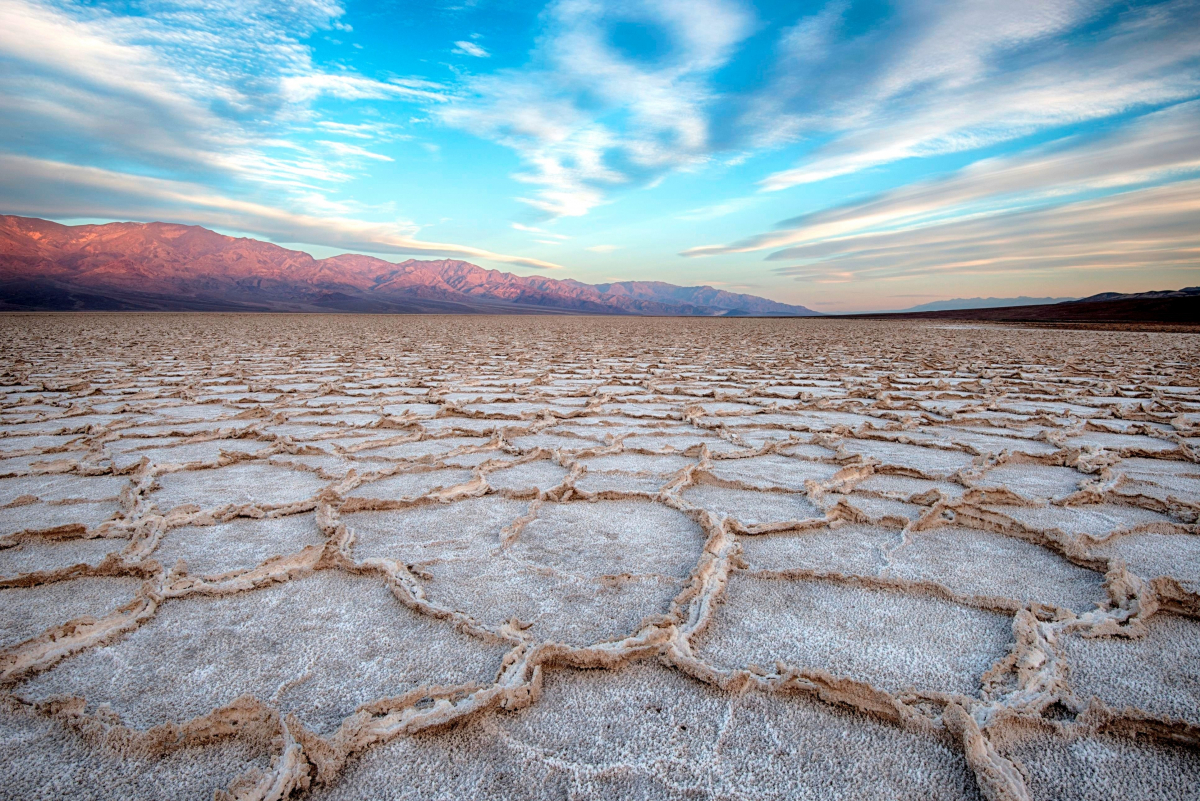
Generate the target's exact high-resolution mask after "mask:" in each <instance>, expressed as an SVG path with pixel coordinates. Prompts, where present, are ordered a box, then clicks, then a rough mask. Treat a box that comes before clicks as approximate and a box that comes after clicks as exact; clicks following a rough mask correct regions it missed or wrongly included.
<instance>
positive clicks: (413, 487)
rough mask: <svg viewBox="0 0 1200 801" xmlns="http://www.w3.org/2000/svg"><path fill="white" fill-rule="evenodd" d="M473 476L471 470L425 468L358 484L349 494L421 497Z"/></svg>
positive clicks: (396, 497)
mask: <svg viewBox="0 0 1200 801" xmlns="http://www.w3.org/2000/svg"><path fill="white" fill-rule="evenodd" d="M471 477H472V476H471V471H470V470H423V471H418V472H414V473H396V474H395V475H391V476H388V477H386V478H381V479H378V480H377V481H371V482H368V483H366V484H362V485H360V486H358V487H357V488H356V489H355V490H354V491H353V492H351V493H350V494H349V497H351V498H378V499H380V500H402V499H404V498H419V497H421V496H422V495H428V494H429V493H430V492H433V491H434V490H436V489H444V488H446V487H455V486H458V485H459V484H465V483H467V482H468V481H470V480H471Z"/></svg>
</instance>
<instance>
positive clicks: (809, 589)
mask: <svg viewBox="0 0 1200 801" xmlns="http://www.w3.org/2000/svg"><path fill="white" fill-rule="evenodd" d="M0 343H3V344H2V345H0V699H2V701H3V703H0V769H2V770H3V776H2V777H0V797H2V798H6V799H7V798H13V799H16V798H20V799H33V798H66V797H69V798H73V799H83V798H113V799H128V798H144V799H175V798H178V799H208V798H213V797H214V794H215V795H216V796H217V797H219V798H227V797H233V798H247V799H248V798H272V799H278V798H286V797H293V796H294V797H304V798H319V799H334V798H339V799H351V798H370V799H400V798H404V799H434V798H438V799H460V798H514V799H516V798H571V799H601V798H637V799H643V798H644V799H658V798H663V799H667V798H670V799H675V798H680V799H682V798H689V799H692V798H699V799H708V798H714V799H715V798H721V799H762V798H779V799H784V798H787V799H807V798H812V799H832V798H852V799H873V798H887V799H959V798H981V797H982V798H989V799H1025V798H1030V799H1073V798H1078V799H1100V798H1102V799H1154V798H1162V799H1179V798H1185V797H1192V798H1195V797H1198V795H1200V790H1198V789H1197V788H1200V750H1197V749H1198V747H1200V621H1198V617H1200V536H1198V534H1200V527H1198V524H1197V515H1198V510H1200V465H1198V464H1197V454H1200V337H1198V336H1195V335H1187V334H1170V333H1131V332H1096V331H1057V330H1046V329H1038V330H1028V329H1018V328H1004V327H991V326H961V325H957V326H956V325H953V324H941V323H934V322H876V321H822V320H815V319H801V320H679V319H628V318H624V319H615V318H614V319H608V318H556V317H539V318H534V317H515V318H514V317H508V318H498V317H474V318H472V317H395V316H393V317H382V316H381V317H370V316H273V315H249V316H244V315H167V314H162V315H135V314H128V315H126V314H112V315H75V316H69V315H63V316H48V315H45V316H38V315H7V316H3V317H0Z"/></svg>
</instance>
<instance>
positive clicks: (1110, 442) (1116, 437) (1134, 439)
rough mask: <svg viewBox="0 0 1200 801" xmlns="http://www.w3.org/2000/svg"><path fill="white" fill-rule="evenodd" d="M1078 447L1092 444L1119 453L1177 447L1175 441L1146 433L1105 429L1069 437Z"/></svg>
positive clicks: (1164, 449) (1069, 441)
mask: <svg viewBox="0 0 1200 801" xmlns="http://www.w3.org/2000/svg"><path fill="white" fill-rule="evenodd" d="M1067 444H1068V445H1071V446H1073V447H1076V448H1082V447H1085V446H1091V447H1095V448H1104V449H1105V450H1109V451H1115V452H1117V453H1163V452H1166V451H1173V450H1175V448H1176V447H1177V446H1176V445H1175V443H1174V442H1169V441H1167V440H1165V439H1158V438H1157V437H1148V436H1146V435H1145V434H1112V433H1108V432H1105V431H1085V432H1084V433H1082V434H1079V435H1076V436H1073V437H1070V438H1069V439H1067Z"/></svg>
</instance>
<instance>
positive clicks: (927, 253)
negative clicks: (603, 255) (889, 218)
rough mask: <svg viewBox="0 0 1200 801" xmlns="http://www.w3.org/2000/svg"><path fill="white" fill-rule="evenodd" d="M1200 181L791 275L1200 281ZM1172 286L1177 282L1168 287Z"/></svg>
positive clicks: (975, 228) (876, 247) (830, 252)
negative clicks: (1105, 275) (1135, 276)
mask: <svg viewBox="0 0 1200 801" xmlns="http://www.w3.org/2000/svg"><path fill="white" fill-rule="evenodd" d="M1197 219H1200V180H1189V181H1181V182H1178V183H1174V184H1167V185H1163V186H1157V187H1151V188H1147V189H1137V190H1132V191H1128V192H1122V193H1118V194H1115V195H1110V196H1107V197H1104V198H1100V199H1096V200H1080V201H1076V202H1074V203H1068V204H1065V205H1062V206H1057V207H1053V208H1049V209H1031V210H1021V211H1012V212H1007V213H1004V214H997V215H987V216H982V217H978V218H968V219H962V220H953V221H950V222H946V223H942V224H934V225H928V226H921V227H917V228H910V229H903V230H898V231H889V232H875V233H863V234H856V235H852V236H848V237H844V238H842V239H840V240H837V241H836V242H830V243H824V244H818V243H814V244H812V245H804V246H796V247H794V248H789V249H788V250H787V251H785V252H781V253H780V254H779V258H780V259H788V260H792V261H801V262H804V263H802V264H797V265H794V266H788V267H782V268H779V269H778V270H777V272H778V273H780V274H782V275H790V276H793V277H794V278H796V280H799V281H807V282H813V283H830V282H834V281H836V282H843V281H850V280H860V281H863V280H870V281H897V280H902V279H906V278H929V277H933V279H934V280H937V276H939V275H942V276H947V277H948V276H964V275H1002V274H1023V275H1037V274H1042V275H1061V274H1062V273H1064V272H1065V273H1071V272H1078V273H1081V275H1080V277H1079V280H1080V281H1083V280H1084V279H1085V278H1087V277H1091V276H1086V275H1082V274H1083V273H1089V272H1095V271H1117V270H1131V271H1137V272H1139V273H1141V274H1143V275H1144V274H1146V273H1147V271H1150V272H1151V273H1152V274H1157V275H1159V276H1160V278H1161V277H1163V276H1165V275H1166V273H1167V272H1168V271H1170V272H1172V273H1174V274H1176V275H1178V276H1179V278H1180V280H1182V281H1184V282H1186V283H1189V284H1191V283H1195V282H1196V280H1197V278H1200V267H1197V255H1198V254H1200V226H1197V225H1196V220H1197ZM1167 280H1169V279H1167Z"/></svg>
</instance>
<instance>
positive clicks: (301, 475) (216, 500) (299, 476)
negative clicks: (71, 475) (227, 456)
mask: <svg viewBox="0 0 1200 801" xmlns="http://www.w3.org/2000/svg"><path fill="white" fill-rule="evenodd" d="M155 483H156V484H157V485H158V488H157V489H155V490H154V491H153V492H151V493H150V494H149V495H148V496H147V500H149V501H150V502H151V503H153V504H154V505H155V506H156V507H157V508H158V509H159V510H160V511H163V512H166V511H169V510H171V509H174V508H175V507H177V506H182V505H183V504H196V505H197V506H199V507H200V508H201V509H216V508H219V507H221V506H225V505H227V504H256V505H259V506H279V505H283V504H289V503H297V502H299V501H305V500H308V499H310V498H312V497H314V496H315V495H316V494H317V493H318V492H320V491H321V489H322V488H324V487H325V486H326V484H328V482H327V481H325V480H323V479H321V478H319V477H318V476H317V475H316V474H314V473H309V472H306V471H302V470H289V469H287V468H285V467H279V466H277V465H272V464H267V463H266V462H241V463H238V464H232V465H228V466H226V467H222V468H219V469H215V468H210V469H201V470H182V471H180V472H177V473H168V474H166V475H163V476H159V477H158V478H157V479H155Z"/></svg>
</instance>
